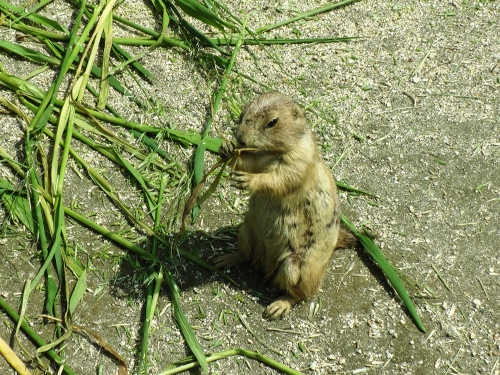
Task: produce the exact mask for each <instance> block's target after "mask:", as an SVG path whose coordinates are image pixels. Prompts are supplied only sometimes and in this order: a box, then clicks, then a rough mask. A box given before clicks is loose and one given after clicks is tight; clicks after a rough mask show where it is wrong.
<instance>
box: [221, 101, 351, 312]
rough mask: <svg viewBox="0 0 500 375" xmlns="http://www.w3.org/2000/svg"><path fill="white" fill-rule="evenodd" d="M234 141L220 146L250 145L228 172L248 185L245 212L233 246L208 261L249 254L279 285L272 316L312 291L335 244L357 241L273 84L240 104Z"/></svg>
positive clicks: (294, 109)
mask: <svg viewBox="0 0 500 375" xmlns="http://www.w3.org/2000/svg"><path fill="white" fill-rule="evenodd" d="M236 141H237V144H236V145H234V144H233V143H231V142H225V143H224V144H223V145H222V146H221V148H220V150H219V151H220V154H221V156H223V157H226V158H228V157H230V156H232V155H233V154H234V151H235V149H239V148H248V149H256V151H242V152H241V153H240V155H239V157H238V159H237V162H236V164H235V167H234V171H233V173H232V174H231V181H232V185H233V186H235V187H236V188H238V189H241V190H248V191H249V192H250V201H249V205H248V212H247V213H246V216H245V219H244V222H243V224H242V225H241V227H240V229H239V233H238V251H236V252H234V253H232V254H226V255H222V256H219V257H217V258H215V260H214V261H213V263H214V265H215V266H216V267H218V268H226V269H227V268H229V267H231V266H233V265H235V264H238V263H242V262H249V263H251V264H252V265H253V266H254V267H255V268H257V269H259V270H261V271H262V272H263V273H264V275H265V277H266V278H267V279H269V280H271V281H272V283H273V284H274V285H276V286H277V287H278V288H280V289H281V290H283V291H285V295H283V296H281V297H279V298H278V299H276V300H275V301H274V302H272V303H271V304H270V305H269V306H268V307H267V308H266V310H265V311H264V314H263V315H264V317H265V318H268V319H277V318H280V317H284V316H285V315H287V314H288V313H289V311H290V308H291V307H292V306H293V305H294V304H296V303H297V302H299V301H301V300H304V299H306V298H308V297H311V296H314V295H316V294H317V293H318V291H319V288H320V286H321V283H322V280H323V276H324V274H325V270H326V267H327V266H328V263H329V261H330V257H331V255H332V253H333V250H334V249H335V248H336V247H347V246H350V245H355V244H356V242H357V241H356V239H355V238H354V236H353V235H352V234H351V233H350V232H348V231H347V229H345V228H343V227H342V226H341V225H340V218H339V215H340V206H339V200H338V195H337V188H336V185H335V181H334V179H333V177H332V174H331V172H330V170H329V169H328V167H327V166H326V165H325V163H324V162H323V160H322V158H321V156H320V155H319V152H318V146H317V144H316V139H315V137H314V135H313V133H312V132H311V129H310V128H309V126H308V125H307V122H306V119H305V117H304V112H303V111H302V108H301V107H300V106H299V105H298V104H297V103H296V102H294V101H293V100H292V99H290V98H288V97H287V96H285V95H283V94H281V93H279V92H269V93H266V94H262V95H259V96H257V97H256V98H254V99H253V100H252V101H251V102H249V103H248V104H247V105H246V106H245V107H244V108H243V112H242V115H241V123H240V125H239V127H238V130H237V132H236Z"/></svg>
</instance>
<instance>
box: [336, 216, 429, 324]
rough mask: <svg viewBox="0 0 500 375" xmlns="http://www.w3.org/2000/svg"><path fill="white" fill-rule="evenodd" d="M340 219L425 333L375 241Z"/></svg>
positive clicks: (413, 308) (347, 221) (398, 280)
mask: <svg viewBox="0 0 500 375" xmlns="http://www.w3.org/2000/svg"><path fill="white" fill-rule="evenodd" d="M340 219H341V220H342V223H344V224H345V226H347V227H348V228H349V230H350V231H351V232H352V233H353V234H354V235H355V236H356V238H357V239H358V240H359V242H360V243H361V245H363V247H364V248H365V250H366V251H367V252H368V254H370V256H371V257H372V258H373V260H374V261H375V262H376V263H377V265H378V266H379V267H380V269H381V270H382V271H383V272H384V274H385V275H386V276H387V278H388V279H389V281H390V282H391V284H392V286H393V287H394V289H395V290H396V292H397V293H398V294H399V296H400V297H401V299H402V300H403V302H404V304H405V306H406V308H407V309H408V312H409V313H410V315H411V317H412V318H413V321H414V322H415V325H416V326H417V327H418V329H420V330H421V331H422V332H424V333H425V327H424V325H423V324H422V322H421V320H420V317H419V316H418V313H417V310H416V309H415V306H413V302H412V300H411V298H410V296H409V295H408V292H407V291H406V289H405V287H404V285H403V282H402V281H401V279H400V278H399V276H398V274H397V273H396V271H395V270H394V268H393V267H392V265H391V264H390V263H389V262H388V261H387V259H386V258H385V256H384V254H382V252H381V251H380V249H379V248H378V246H377V245H376V244H375V242H373V240H372V239H371V238H370V237H369V236H367V235H365V234H362V233H360V232H359V231H358V230H357V228H356V227H355V226H354V225H353V224H352V223H351V222H350V221H349V220H348V219H347V218H346V217H345V216H344V215H341V216H340Z"/></svg>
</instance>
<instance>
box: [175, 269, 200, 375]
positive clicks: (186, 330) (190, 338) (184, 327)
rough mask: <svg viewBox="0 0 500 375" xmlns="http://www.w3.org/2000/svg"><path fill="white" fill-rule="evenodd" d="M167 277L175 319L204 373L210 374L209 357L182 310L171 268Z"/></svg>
mask: <svg viewBox="0 0 500 375" xmlns="http://www.w3.org/2000/svg"><path fill="white" fill-rule="evenodd" d="M165 279H166V281H167V284H168V287H169V289H170V293H171V294H172V305H173V307H174V317H175V320H176V321H177V324H178V325H179V328H180V330H181V332H182V335H183V336H184V339H185V340H186V343H187V345H188V347H189V349H190V350H191V352H192V353H193V355H194V356H195V358H196V360H197V361H198V363H199V364H200V366H201V368H202V370H203V373H205V374H208V364H207V359H206V357H205V354H204V353H203V349H202V348H201V345H200V343H199V342H198V339H197V338H196V335H195V334H194V332H193V328H191V326H190V325H189V322H188V320H187V318H186V315H184V312H183V311H182V308H181V304H180V300H179V299H180V293H179V287H178V286H177V284H176V283H175V281H174V278H173V277H172V275H171V274H170V271H169V270H165Z"/></svg>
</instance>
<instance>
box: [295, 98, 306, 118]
mask: <svg viewBox="0 0 500 375" xmlns="http://www.w3.org/2000/svg"><path fill="white" fill-rule="evenodd" d="M298 117H304V110H303V109H302V107H301V106H300V105H299V104H298V103H296V102H293V118H295V119H296V118H298Z"/></svg>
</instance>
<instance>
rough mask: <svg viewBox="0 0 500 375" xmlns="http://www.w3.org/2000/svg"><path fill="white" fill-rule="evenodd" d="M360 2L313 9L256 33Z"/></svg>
mask: <svg viewBox="0 0 500 375" xmlns="http://www.w3.org/2000/svg"><path fill="white" fill-rule="evenodd" d="M358 1H360V0H344V1H341V2H339V3H335V4H328V5H325V6H322V7H319V8H316V9H313V10H310V11H308V12H304V13H301V14H299V15H298V16H296V17H293V18H290V19H287V20H284V21H281V22H278V23H276V24H274V25H269V26H264V27H259V28H258V29H257V30H256V32H257V34H260V33H263V32H266V31H269V30H272V29H276V28H278V27H281V26H284V25H288V24H290V23H293V22H296V21H300V20H302V19H304V18H308V17H313V16H315V15H317V14H320V13H325V12H329V11H331V10H334V9H337V8H341V7H344V6H347V5H350V4H353V3H357V2H358Z"/></svg>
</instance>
